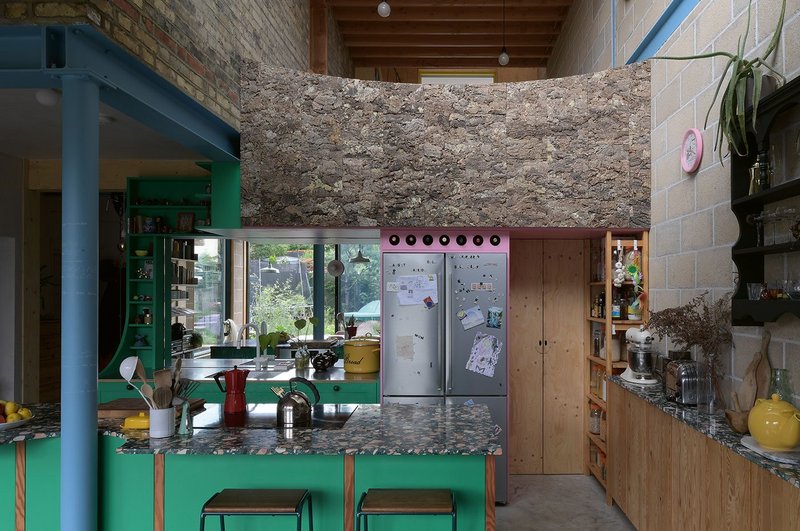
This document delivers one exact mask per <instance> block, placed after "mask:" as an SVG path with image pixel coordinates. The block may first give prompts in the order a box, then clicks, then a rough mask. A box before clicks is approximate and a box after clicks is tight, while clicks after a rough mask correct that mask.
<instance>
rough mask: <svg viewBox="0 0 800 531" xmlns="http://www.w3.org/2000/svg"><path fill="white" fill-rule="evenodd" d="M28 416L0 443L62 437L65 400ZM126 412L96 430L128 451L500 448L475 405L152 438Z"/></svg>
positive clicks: (400, 407)
mask: <svg viewBox="0 0 800 531" xmlns="http://www.w3.org/2000/svg"><path fill="white" fill-rule="evenodd" d="M31 410H32V411H33V413H34V415H35V417H34V418H33V419H31V421H30V422H28V423H26V424H24V425H22V426H19V427H16V428H11V429H8V430H3V431H0V444H9V443H12V442H17V441H24V440H32V439H44V438H48V437H59V436H60V434H61V433H60V430H61V423H60V414H59V405H58V404H38V405H35V406H32V408H31ZM121 424H122V421H121V419H101V420H99V421H98V432H99V433H101V434H102V435H108V436H112V437H121V438H123V439H125V440H126V442H125V444H123V445H122V446H121V447H120V448H118V449H117V452H118V453H122V454H166V453H170V454H216V455H222V454H257V455H267V454H318V455H343V454H349V455H356V454H360V455H364V454H381V455H500V454H501V453H502V449H501V447H500V442H499V439H498V437H497V436H496V435H495V433H494V423H493V422H492V419H491V415H490V414H489V409H488V408H487V407H486V406H485V405H483V404H476V405H473V406H464V405H445V406H418V405H412V404H387V405H382V406H380V405H373V404H369V405H364V404H359V405H358V407H357V409H356V410H355V411H354V412H353V414H352V416H351V417H350V419H349V420H348V421H347V422H346V423H345V425H344V427H342V428H341V429H337V430H323V429H318V428H314V429H294V430H287V429H255V428H226V429H224V430H220V429H195V430H193V432H192V434H191V435H175V436H173V437H169V438H166V439H150V438H149V436H148V432H147V430H123V429H122V428H121Z"/></svg>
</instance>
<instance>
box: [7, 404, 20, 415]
mask: <svg viewBox="0 0 800 531" xmlns="http://www.w3.org/2000/svg"><path fill="white" fill-rule="evenodd" d="M18 409H19V404H17V403H16V402H11V401H8V402H6V417H7V416H9V415H10V414H12V413H16V412H17V410H18Z"/></svg>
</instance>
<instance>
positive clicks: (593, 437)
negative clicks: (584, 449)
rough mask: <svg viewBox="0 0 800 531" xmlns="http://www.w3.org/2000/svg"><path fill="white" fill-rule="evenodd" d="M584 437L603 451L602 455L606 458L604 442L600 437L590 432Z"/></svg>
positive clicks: (606, 452)
mask: <svg viewBox="0 0 800 531" xmlns="http://www.w3.org/2000/svg"><path fill="white" fill-rule="evenodd" d="M586 436H587V437H589V440H591V441H592V444H594V445H595V446H597V447H598V448H600V449H601V450H603V453H604V454H606V456H608V451H607V450H606V442H605V441H604V440H602V439H600V435H598V434H597V433H592V432H590V431H587V432H586Z"/></svg>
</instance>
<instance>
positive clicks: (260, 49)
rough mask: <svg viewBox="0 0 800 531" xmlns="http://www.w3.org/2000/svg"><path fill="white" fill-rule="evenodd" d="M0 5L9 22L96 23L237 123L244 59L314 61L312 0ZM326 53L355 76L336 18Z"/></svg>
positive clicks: (334, 69) (301, 66) (335, 67)
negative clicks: (310, 50) (310, 51)
mask: <svg viewBox="0 0 800 531" xmlns="http://www.w3.org/2000/svg"><path fill="white" fill-rule="evenodd" d="M2 9H3V12H2V14H3V22H5V23H26V24H30V23H36V24H48V23H91V24H94V25H95V26H97V27H98V28H100V29H101V30H102V31H103V32H104V33H105V34H106V35H108V36H109V37H110V38H112V39H113V40H115V41H116V42H118V43H119V44H120V45H122V46H123V47H124V48H125V49H127V50H128V51H129V52H130V53H131V54H133V55H135V56H136V57H138V58H140V59H141V60H142V61H143V62H144V63H145V64H147V65H148V66H149V67H150V68H151V69H153V70H154V71H156V72H157V73H158V74H160V75H161V76H162V77H164V78H165V79H167V80H169V81H170V82H172V83H173V84H174V85H175V86H177V87H178V88H180V89H181V90H182V91H183V92H185V93H186V94H188V95H190V96H191V97H192V98H194V99H195V100H197V101H198V102H200V103H201V104H202V105H203V106H204V107H206V108H207V109H209V110H210V111H212V112H214V113H215V114H217V115H218V116H220V117H221V118H223V119H224V120H225V121H227V122H228V123H230V124H231V125H233V126H234V127H238V126H239V76H240V74H239V69H240V67H241V65H242V61H243V60H257V61H261V62H264V63H267V64H271V65H276V66H283V67H287V68H293V69H297V70H307V69H308V16H309V15H308V11H309V9H308V0H268V1H264V0H236V1H234V2H220V1H217V0H88V1H82V2H36V1H27V2H6V3H5V4H3V6H2ZM331 22H332V21H331ZM328 54H329V59H328V61H329V64H330V65H331V67H330V69H329V70H330V72H331V74H332V75H340V76H347V77H351V76H352V74H353V66H352V61H351V60H350V57H349V54H348V52H347V50H346V49H345V48H344V45H343V41H342V38H341V35H340V34H339V32H338V28H337V27H336V26H335V25H332V27H331V30H330V31H329V43H328Z"/></svg>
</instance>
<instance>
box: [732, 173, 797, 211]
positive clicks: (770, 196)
mask: <svg viewBox="0 0 800 531" xmlns="http://www.w3.org/2000/svg"><path fill="white" fill-rule="evenodd" d="M798 193H800V179H793V180H791V181H788V182H785V183H782V184H779V185H777V186H773V187H772V188H770V189H768V190H764V191H763V192H758V193H757V194H753V195H746V196H744V197H739V198H737V199H734V200H732V201H731V206H732V207H738V206H754V207H763V206H764V205H766V204H769V203H772V202H774V201H780V200H782V199H786V198H787V197H789V196H793V195H797V194H798Z"/></svg>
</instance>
